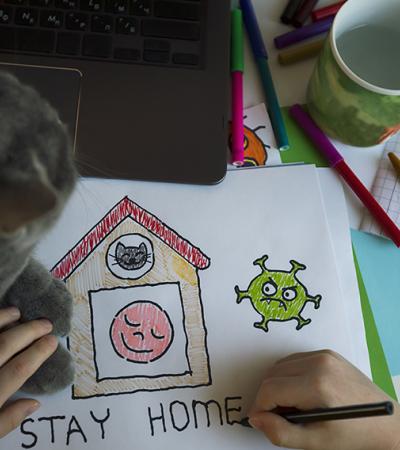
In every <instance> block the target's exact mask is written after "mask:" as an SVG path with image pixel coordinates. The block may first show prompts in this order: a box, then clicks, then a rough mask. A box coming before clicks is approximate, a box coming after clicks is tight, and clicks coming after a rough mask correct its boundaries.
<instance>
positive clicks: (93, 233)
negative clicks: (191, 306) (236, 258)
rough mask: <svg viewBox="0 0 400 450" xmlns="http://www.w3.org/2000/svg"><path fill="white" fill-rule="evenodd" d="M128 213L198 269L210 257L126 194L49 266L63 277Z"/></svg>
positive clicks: (59, 276) (60, 277)
mask: <svg viewBox="0 0 400 450" xmlns="http://www.w3.org/2000/svg"><path fill="white" fill-rule="evenodd" d="M128 217H130V218H131V219H133V220H134V221H135V222H136V223H138V224H139V225H142V226H143V227H144V228H146V229H147V230H148V231H149V232H150V233H152V234H153V235H154V236H156V237H157V238H159V239H160V240H161V241H162V242H164V243H165V244H166V245H168V246H169V247H170V248H171V249H173V250H174V251H175V252H177V253H178V254H179V255H180V256H182V258H184V259H185V260H186V261H187V262H188V263H190V264H191V265H192V266H194V267H196V268H198V269H206V268H207V267H208V266H209V265H210V259H209V258H208V257H207V256H206V255H205V254H204V253H202V251H201V250H200V249H199V248H197V247H195V246H194V245H192V244H191V243H190V242H189V241H188V240H186V239H184V238H183V237H182V236H180V235H179V234H178V233H176V232H175V231H174V230H172V229H171V228H169V227H168V226H167V225H166V224H165V223H163V222H162V221H161V220H160V219H158V218H157V217H156V216H154V215H153V214H151V213H150V212H148V211H146V210H145V209H143V208H142V207H140V206H139V205H138V204H136V203H135V202H133V201H132V200H131V199H130V198H129V197H124V198H123V199H122V200H121V201H120V202H119V203H118V204H117V205H115V206H114V207H113V208H112V209H111V210H110V211H109V212H108V213H107V214H106V215H105V216H104V217H103V218H102V219H101V220H100V221H99V222H98V223H97V224H96V225H95V226H94V227H93V228H92V229H91V230H90V231H89V232H88V233H87V234H86V235H85V236H84V237H83V238H82V239H81V240H80V241H79V242H78V243H77V244H76V245H75V246H74V247H73V248H72V249H71V250H70V251H69V252H68V253H67V254H66V255H65V256H64V257H63V258H62V259H61V260H60V261H59V262H58V263H57V264H56V265H55V266H54V267H53V269H52V270H51V273H52V274H53V275H54V276H55V277H56V278H59V279H61V280H65V279H67V278H68V277H69V276H70V275H71V274H72V273H73V272H74V271H75V269H77V267H78V266H80V264H82V263H83V262H84V261H85V259H86V258H87V257H88V256H89V255H90V254H91V253H92V252H93V250H95V248H96V247H97V246H98V245H99V244H100V243H101V242H102V241H103V240H104V239H105V238H106V237H107V236H108V235H109V234H110V233H111V232H112V231H113V230H114V229H115V228H116V227H117V226H118V225H119V224H120V223H121V222H123V221H124V220H125V219H126V218H128Z"/></svg>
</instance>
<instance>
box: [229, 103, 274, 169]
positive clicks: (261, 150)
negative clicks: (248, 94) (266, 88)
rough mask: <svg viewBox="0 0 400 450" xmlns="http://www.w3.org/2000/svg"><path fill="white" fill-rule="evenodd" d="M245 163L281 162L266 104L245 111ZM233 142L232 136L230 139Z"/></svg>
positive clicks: (269, 163) (248, 165)
mask: <svg viewBox="0 0 400 450" xmlns="http://www.w3.org/2000/svg"><path fill="white" fill-rule="evenodd" d="M243 119H244V164H243V166H242V167H257V166H273V165H277V164H281V163H282V160H281V157H280V153H279V150H278V149H277V148H276V145H275V138H274V133H273V130H272V125H271V121H270V119H269V116H268V113H267V110H266V108H265V105H264V104H260V105H257V106H254V107H252V108H248V109H246V110H245V111H244V116H243ZM229 143H231V138H230V139H229Z"/></svg>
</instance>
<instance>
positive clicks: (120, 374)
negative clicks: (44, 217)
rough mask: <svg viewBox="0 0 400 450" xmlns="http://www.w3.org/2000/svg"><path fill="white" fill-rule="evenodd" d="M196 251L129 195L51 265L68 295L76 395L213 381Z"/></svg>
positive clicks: (201, 258)
mask: <svg viewBox="0 0 400 450" xmlns="http://www.w3.org/2000/svg"><path fill="white" fill-rule="evenodd" d="M209 264H210V260H209V258H208V257H207V256H206V255H204V254H203V253H202V252H201V250H200V249H198V248H196V247H195V246H193V245H192V244H191V243H190V242H188V241H187V240H185V239H184V238H182V237H181V236H179V235H178V234H177V233H176V232H175V231H173V230H172V229H171V228H169V227H168V226H167V225H166V224H164V223H163V222H161V221H160V220H159V219H158V218H157V217H155V216H154V215H152V214H151V213H149V212H147V211H146V210H144V209H143V208H141V207H140V206H138V205H137V204H136V203H134V202H133V201H131V200H130V199H129V198H127V197H125V198H124V199H123V200H122V201H121V202H120V203H118V204H117V205H116V206H115V207H114V208H113V209H112V210H111V211H110V212H109V213H108V214H107V215H106V216H105V217H104V218H103V219H102V220H101V221H100V222H99V223H98V224H97V225H96V226H95V227H94V228H92V229H91V230H90V231H89V232H88V233H87V234H86V235H85V236H84V237H83V238H82V239H81V241H80V242H79V243H78V244H77V245H76V246H75V247H74V248H73V249H72V250H71V251H70V252H69V253H68V254H67V255H65V257H64V258H63V259H62V260H61V261H60V262H59V263H58V264H57V265H56V266H55V268H54V269H53V271H52V272H53V274H54V275H55V276H57V277H58V278H60V279H63V280H65V282H66V284H67V286H68V288H69V290H70V292H71V293H72V295H73V298H74V317H73V321H72V330H71V333H70V337H69V348H70V351H71V354H72V357H73V359H74V363H75V367H76V376H75V382H74V385H73V390H72V397H73V398H88V397H97V396H104V395H114V394H124V393H132V392H136V391H154V390H163V389H172V388H179V387H196V386H204V385H209V384H211V375H210V368H209V358H208V351H207V343H206V335H207V331H206V327H205V323H204V317H203V307H202V302H201V293H200V280H199V276H198V270H202V269H206V268H207V267H208V266H209Z"/></svg>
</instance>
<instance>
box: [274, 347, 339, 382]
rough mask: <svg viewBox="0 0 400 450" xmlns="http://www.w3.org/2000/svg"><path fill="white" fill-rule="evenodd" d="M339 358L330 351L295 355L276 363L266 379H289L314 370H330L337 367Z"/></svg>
mask: <svg viewBox="0 0 400 450" xmlns="http://www.w3.org/2000/svg"><path fill="white" fill-rule="evenodd" d="M339 358H340V356H339V355H338V354H336V353H335V352H332V351H330V350H321V351H317V352H309V353H297V354H294V355H291V356H289V357H287V358H284V359H281V360H280V361H278V362H276V363H275V364H274V365H273V366H272V367H270V368H269V369H268V370H267V373H266V375H267V376H268V377H271V376H273V377H290V376H301V375H306V374H308V373H310V372H313V373H315V371H316V370H324V369H328V371H329V369H331V368H332V366H333V365H335V366H337V364H338V360H339Z"/></svg>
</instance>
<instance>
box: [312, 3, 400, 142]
mask: <svg viewBox="0 0 400 450" xmlns="http://www.w3.org/2000/svg"><path fill="white" fill-rule="evenodd" d="M399 23H400V0H379V1H377V2H369V1H367V0H347V2H346V3H345V4H344V5H343V6H342V8H341V9H340V11H339V13H338V14H337V16H336V18H335V20H334V23H333V26H332V29H331V32H330V34H329V37H328V39H327V41H326V43H325V46H324V49H323V50H322V52H321V54H320V56H319V59H318V62H317V65H316V67H315V69H314V73H313V75H312V77H311V81H310V83H309V86H308V91H307V105H308V110H309V112H310V114H311V116H312V117H313V119H314V120H315V122H316V123H317V124H318V125H319V127H320V128H321V129H322V130H323V131H324V132H325V133H326V134H328V135H330V136H331V137H333V138H335V139H339V140H340V141H342V142H344V143H346V144H350V145H354V146H359V147H369V146H373V145H377V144H379V143H381V142H383V141H385V140H386V139H387V138H389V137H390V136H392V135H393V134H395V133H396V132H398V131H400V26H399Z"/></svg>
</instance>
